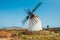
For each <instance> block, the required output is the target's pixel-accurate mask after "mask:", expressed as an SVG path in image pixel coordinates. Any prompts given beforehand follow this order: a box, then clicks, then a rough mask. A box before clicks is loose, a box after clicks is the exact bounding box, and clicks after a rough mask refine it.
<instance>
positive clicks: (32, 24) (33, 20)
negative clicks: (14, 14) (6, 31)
mask: <svg viewBox="0 0 60 40" xmlns="http://www.w3.org/2000/svg"><path fill="white" fill-rule="evenodd" d="M40 5H41V3H38V5H37V6H36V7H35V8H34V9H33V10H32V11H30V10H28V11H27V13H28V16H27V17H26V19H25V20H23V24H24V23H25V22H26V21H27V20H28V19H29V28H28V30H29V31H35V30H36V31H38V30H42V24H41V20H40V18H39V17H38V16H37V15H35V14H33V12H35V10H36V9H37V8H38V7H39V6H40Z"/></svg>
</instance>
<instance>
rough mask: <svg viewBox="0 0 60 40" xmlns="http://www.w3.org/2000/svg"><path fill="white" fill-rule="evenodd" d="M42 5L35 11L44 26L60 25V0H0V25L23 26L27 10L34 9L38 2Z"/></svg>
mask: <svg viewBox="0 0 60 40" xmlns="http://www.w3.org/2000/svg"><path fill="white" fill-rule="evenodd" d="M39 2H42V5H41V6H40V7H39V8H38V9H37V10H36V11H35V12H34V14H36V15H38V16H39V17H40V18H41V21H42V25H43V27H46V25H50V27H60V0H0V27H12V26H20V27H24V28H25V27H28V23H26V25H25V26H22V23H21V21H22V20H23V19H24V18H25V17H26V16H27V13H26V11H25V10H27V9H28V8H30V10H32V9H33V8H34V7H35V6H36V4H37V3H39Z"/></svg>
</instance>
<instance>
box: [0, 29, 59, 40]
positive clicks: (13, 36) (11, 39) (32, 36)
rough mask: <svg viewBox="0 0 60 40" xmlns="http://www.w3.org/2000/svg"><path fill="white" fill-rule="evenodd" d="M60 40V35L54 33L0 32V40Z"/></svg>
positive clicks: (24, 30)
mask: <svg viewBox="0 0 60 40" xmlns="http://www.w3.org/2000/svg"><path fill="white" fill-rule="evenodd" d="M3 39H5V40H60V34H59V33H55V32H52V31H47V30H42V31H33V32H32V31H28V30H27V29H18V30H16V29H12V30H10V29H8V30H6V29H4V30H0V40H3Z"/></svg>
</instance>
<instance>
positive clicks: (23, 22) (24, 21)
mask: <svg viewBox="0 0 60 40" xmlns="http://www.w3.org/2000/svg"><path fill="white" fill-rule="evenodd" d="M28 19H29V15H28V16H27V17H26V18H25V19H24V20H23V21H22V24H25V23H26V21H27V20H28Z"/></svg>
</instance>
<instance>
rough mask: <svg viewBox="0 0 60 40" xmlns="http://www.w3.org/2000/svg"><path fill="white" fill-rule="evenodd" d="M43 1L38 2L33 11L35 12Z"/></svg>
mask: <svg viewBox="0 0 60 40" xmlns="http://www.w3.org/2000/svg"><path fill="white" fill-rule="evenodd" d="M41 4H42V3H41V2H39V3H38V4H37V6H36V7H35V8H34V9H33V10H32V13H33V12H35V11H36V9H37V8H38V7H39V6H40V5H41Z"/></svg>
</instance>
